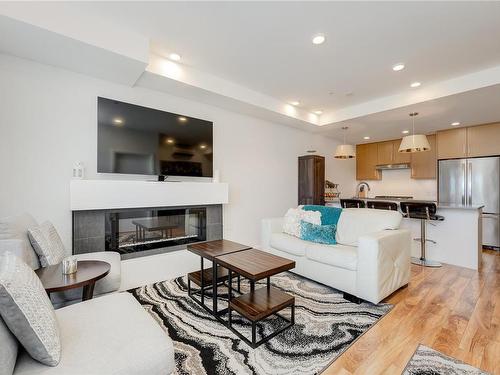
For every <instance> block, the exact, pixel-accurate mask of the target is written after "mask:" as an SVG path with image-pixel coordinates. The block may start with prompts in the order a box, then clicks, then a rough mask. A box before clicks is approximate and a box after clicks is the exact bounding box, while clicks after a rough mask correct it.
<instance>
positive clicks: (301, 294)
mask: <svg viewBox="0 0 500 375" xmlns="http://www.w3.org/2000/svg"><path fill="white" fill-rule="evenodd" d="M271 280H272V284H273V286H275V287H277V288H279V289H281V290H283V291H285V292H287V293H290V294H292V295H294V296H295V304H296V308H295V325H294V326H293V327H291V328H289V329H287V330H286V331H284V332H282V333H281V334H279V335H277V336H275V337H274V338H273V339H271V340H270V341H268V342H267V343H264V344H262V345H261V346H259V347H258V348H256V349H252V348H251V347H250V346H248V345H247V344H246V343H244V342H243V341H242V340H240V339H239V338H238V337H237V336H236V335H234V334H233V333H232V332H231V331H230V330H229V329H228V328H226V327H225V326H224V325H223V324H222V323H220V322H219V321H218V320H216V319H215V318H214V317H213V316H212V315H210V313H208V312H207V311H205V310H204V309H203V308H202V307H200V306H199V305H198V304H197V303H196V302H194V301H193V300H192V299H191V298H190V297H189V296H188V295H187V283H186V277H180V278H177V279H174V280H169V281H164V282H160V283H156V284H152V285H147V286H143V287H140V288H137V289H133V290H131V291H130V292H131V293H132V294H133V295H134V297H135V298H136V299H137V300H138V301H139V302H140V303H141V304H142V305H143V307H144V308H145V309H146V310H147V311H148V312H149V313H150V314H151V315H152V316H153V318H154V319H155V320H156V321H157V322H158V323H159V324H160V325H161V326H162V327H163V328H164V329H165V330H166V331H167V332H168V334H169V336H170V337H171V338H172V340H173V341H174V347H175V361H176V370H177V372H176V373H177V374H180V375H183V374H186V375H187V374H190V375H198V374H200V375H202V374H224V375H225V374H273V375H278V374H316V373H320V372H321V371H322V370H324V369H325V368H326V367H328V365H329V364H331V363H332V362H333V361H334V360H335V359H336V358H337V357H338V356H339V355H340V354H341V353H342V352H344V351H345V350H346V349H347V348H348V347H349V346H350V345H352V343H353V342H354V341H355V340H356V339H357V338H359V337H360V336H361V335H362V334H363V333H365V332H366V331H367V330H368V329H370V327H372V326H373V325H374V324H375V323H377V321H378V320H379V319H380V318H382V317H383V316H384V315H385V314H386V313H387V312H389V311H390V309H391V308H392V305H388V304H379V305H373V304H371V303H362V304H359V305H358V304H355V303H351V302H348V301H346V300H345V299H343V298H342V293H341V292H339V291H337V290H335V289H332V288H329V287H326V286H324V285H321V284H318V283H316V282H313V281H311V280H308V279H305V278H302V277H300V276H297V275H295V274H292V273H288V272H285V273H282V274H280V275H277V276H273V277H272V279H271ZM262 286H264V285H263V284H261V285H259V284H257V285H256V288H258V287H262ZM248 288H249V285H248V284H247V283H246V282H244V281H242V291H243V292H245V291H247V290H248ZM218 293H219V296H220V300H219V305H220V308H223V307H224V304H226V306H227V303H225V301H226V297H227V287H221V288H219V289H218ZM289 310H290V309H286V310H283V315H284V316H287V317H289V314H290V312H289ZM283 324H286V322H285V320H284V319H282V318H279V317H276V316H275V317H270V318H268V319H267V320H265V321H264V322H263V323H260V324H259V326H258V329H257V332H258V334H257V336H258V337H257V339H259V337H261V335H262V334H264V335H266V336H267V335H268V334H269V333H271V332H274V330H275V329H277V328H279V327H280V326H282V325H283ZM233 325H234V326H235V327H236V328H237V329H238V330H239V331H240V332H242V333H243V334H244V335H245V336H246V337H250V325H249V324H248V322H247V321H245V320H244V319H243V318H240V317H239V315H238V314H237V313H234V314H233Z"/></svg>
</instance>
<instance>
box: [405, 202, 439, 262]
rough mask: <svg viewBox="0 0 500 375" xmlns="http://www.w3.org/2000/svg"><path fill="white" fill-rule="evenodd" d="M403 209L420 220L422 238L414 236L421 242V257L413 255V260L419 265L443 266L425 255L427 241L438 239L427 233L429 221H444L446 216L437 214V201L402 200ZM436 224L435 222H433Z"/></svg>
mask: <svg viewBox="0 0 500 375" xmlns="http://www.w3.org/2000/svg"><path fill="white" fill-rule="evenodd" d="M400 207H401V211H403V216H405V217H408V218H411V219H419V220H420V238H414V239H413V240H414V241H419V242H420V258H416V257H411V262H412V263H413V264H417V265H419V266H424V267H441V263H439V262H436V261H433V260H429V259H427V258H426V257H425V247H426V243H427V241H429V242H432V243H434V244H435V243H436V241H433V240H430V239H428V238H427V235H426V226H427V221H431V220H433V221H443V220H444V217H443V216H441V215H436V211H437V206H436V204H435V203H431V202H401V203H400ZM433 225H434V224H433Z"/></svg>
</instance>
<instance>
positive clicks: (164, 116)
mask: <svg viewBox="0 0 500 375" xmlns="http://www.w3.org/2000/svg"><path fill="white" fill-rule="evenodd" d="M97 123H98V129H97V171H98V172H99V173H126V174H144V175H169V176H195V177H212V161H213V144H212V132H213V123H212V122H210V121H205V120H200V119H196V118H193V117H188V116H183V115H178V114H175V113H170V112H165V111H159V110H157V109H151V108H146V107H141V106H138V105H134V104H129V103H124V102H119V101H117V100H112V99H106V98H98V99H97Z"/></svg>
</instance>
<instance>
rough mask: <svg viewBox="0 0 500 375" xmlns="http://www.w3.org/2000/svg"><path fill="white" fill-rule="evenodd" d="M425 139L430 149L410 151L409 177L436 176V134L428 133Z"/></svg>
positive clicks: (428, 177) (427, 177)
mask: <svg viewBox="0 0 500 375" xmlns="http://www.w3.org/2000/svg"><path fill="white" fill-rule="evenodd" d="M427 140H428V141H429V144H430V145H431V149H430V150H429V151H425V152H414V153H411V154H410V155H411V178H426V179H430V178H436V176H437V157H436V155H437V150H436V136H435V135H428V136H427Z"/></svg>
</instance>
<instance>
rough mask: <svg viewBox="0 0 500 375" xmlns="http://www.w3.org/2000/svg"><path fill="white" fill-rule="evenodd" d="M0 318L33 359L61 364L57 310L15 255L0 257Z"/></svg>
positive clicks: (35, 277)
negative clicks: (0, 317)
mask: <svg viewBox="0 0 500 375" xmlns="http://www.w3.org/2000/svg"><path fill="white" fill-rule="evenodd" d="M0 315H1V316H2V319H3V320H4V322H5V324H6V325H7V326H8V327H9V329H10V331H11V332H12V333H13V334H14V336H16V338H17V339H18V340H19V342H20V343H21V344H22V345H23V347H24V349H26V351H27V352H28V353H29V354H30V355H31V357H33V359H35V360H37V361H39V362H41V363H43V364H45V365H48V366H56V365H57V364H58V363H59V360H60V359H61V340H60V334H59V326H58V323H57V319H56V314H55V312H54V308H53V307H52V304H51V303H50V300H49V297H48V296H47V293H46V292H45V290H44V288H43V286H42V283H41V281H40V279H39V278H38V276H37V275H36V274H35V272H34V271H33V270H32V269H31V268H30V267H29V266H28V265H27V264H26V263H24V262H23V261H22V260H21V258H18V257H17V256H15V255H14V254H12V253H6V254H5V255H2V256H0ZM75 324H78V322H75ZM0 345H4V343H3V342H2V343H0ZM3 365H4V364H3V363H2V364H1V365H0V366H3ZM0 372H1V371H0Z"/></svg>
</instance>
